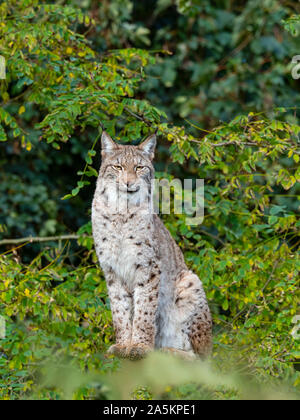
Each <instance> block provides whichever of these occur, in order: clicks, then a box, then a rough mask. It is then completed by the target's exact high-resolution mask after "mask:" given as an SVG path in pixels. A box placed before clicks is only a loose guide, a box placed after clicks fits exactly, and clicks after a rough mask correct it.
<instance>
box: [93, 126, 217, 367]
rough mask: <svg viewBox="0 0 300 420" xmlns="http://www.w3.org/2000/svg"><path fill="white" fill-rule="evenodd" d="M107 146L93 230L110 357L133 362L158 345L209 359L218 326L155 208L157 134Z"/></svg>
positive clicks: (199, 285)
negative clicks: (109, 322) (108, 319)
mask: <svg viewBox="0 0 300 420" xmlns="http://www.w3.org/2000/svg"><path fill="white" fill-rule="evenodd" d="M101 145H102V164H101V168H100V172H99V177H98V180H97V186H96V192H95V195H94V199H93V204H92V226H93V236H94V241H95V248H96V253H97V256H98V259H99V262H100V265H101V268H102V270H103V272H104V275H105V279H106V282H107V288H108V293H109V298H110V303H111V310H112V317H113V324H114V328H115V333H116V344H114V345H113V346H111V348H110V349H109V352H110V353H112V354H115V355H118V356H120V357H129V358H131V359H135V358H140V357H142V356H144V355H145V354H146V353H147V352H149V351H151V350H152V349H154V348H157V349H164V350H166V351H169V352H174V353H178V354H182V355H190V356H192V357H193V356H194V355H195V354H198V355H200V356H206V355H208V354H209V353H210V351H211V341H212V332H211V329H212V325H211V324H212V322H211V314H210V310H209V307H208V304H207V301H206V296H205V293H204V290H203V287H202V283H201V281H200V280H199V278H198V277H197V275H196V274H194V273H193V272H192V271H190V270H189V269H188V268H187V266H186V264H185V262H184V259H183V255H182V252H181V250H180V249H179V247H178V246H177V244H176V243H175V241H174V239H173V238H172V237H171V235H170V233H169V231H168V230H167V229H166V227H165V226H164V224H163V223H162V221H161V220H160V218H159V217H158V216H157V215H156V214H153V212H152V211H151V205H152V200H151V196H152V189H151V185H152V183H151V180H152V179H153V177H154V168H153V165H152V160H153V158H154V151H155V146H156V136H155V135H151V136H150V137H148V138H147V139H146V140H145V141H144V142H143V143H142V144H140V145H139V146H123V145H120V144H117V143H115V142H114V141H113V140H112V139H111V138H110V136H109V135H108V134H107V133H106V132H103V134H102V138H101Z"/></svg>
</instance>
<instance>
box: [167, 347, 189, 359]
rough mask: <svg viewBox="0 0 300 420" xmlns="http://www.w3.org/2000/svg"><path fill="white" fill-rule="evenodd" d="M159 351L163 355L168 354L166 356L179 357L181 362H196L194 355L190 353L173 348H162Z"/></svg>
mask: <svg viewBox="0 0 300 420" xmlns="http://www.w3.org/2000/svg"><path fill="white" fill-rule="evenodd" d="M161 351H162V352H164V353H168V354H172V355H174V356H177V357H180V358H181V359H183V360H188V361H193V360H197V356H196V355H195V353H193V352H191V351H185V350H179V349H175V348H173V347H163V348H162V349H161Z"/></svg>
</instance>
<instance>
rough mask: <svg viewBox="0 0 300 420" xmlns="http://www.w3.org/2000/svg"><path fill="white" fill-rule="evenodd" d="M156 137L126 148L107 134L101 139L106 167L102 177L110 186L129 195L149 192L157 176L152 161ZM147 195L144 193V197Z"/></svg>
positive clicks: (103, 134)
mask: <svg viewBox="0 0 300 420" xmlns="http://www.w3.org/2000/svg"><path fill="white" fill-rule="evenodd" d="M155 146H156V135H155V134H152V135H151V136H149V137H148V138H147V139H146V140H145V141H144V142H142V143H141V144H140V145H138V146H123V145H120V144H117V143H115V142H114V141H113V140H112V138H111V137H110V136H109V135H108V134H107V133H106V132H105V131H103V133H102V137H101V148H102V164H101V168H100V174H99V176H100V177H101V178H102V180H105V182H106V184H109V185H111V186H114V187H116V188H117V190H118V191H120V192H124V193H126V194H128V195H129V196H130V195H132V196H134V195H137V194H138V193H139V195H141V194H142V195H145V194H146V193H148V192H149V188H150V186H151V180H152V179H153V177H154V168H153V165H152V160H153V158H154V151H155ZM143 193H144V194H143Z"/></svg>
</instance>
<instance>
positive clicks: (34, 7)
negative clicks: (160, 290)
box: [0, 0, 300, 399]
mask: <svg viewBox="0 0 300 420" xmlns="http://www.w3.org/2000/svg"><path fill="white" fill-rule="evenodd" d="M142 3H143V2H135V1H131V0H126V1H121V0H111V1H106V0H104V1H102V2H101V3H100V4H99V3H98V2H94V1H86V2H84V4H83V5H81V3H80V2H77V1H75V0H72V1H68V2H53V3H52V4H49V3H45V2H42V1H38V0H14V1H10V2H2V3H1V4H0V52H1V55H2V56H3V57H5V60H6V79H5V80H1V81H0V93H1V98H2V102H1V104H0V141H1V142H2V143H1V149H0V159H1V169H0V171H1V184H0V191H1V196H0V201H1V212H0V225H1V232H0V235H1V236H2V238H12V237H25V236H28V235H33V236H41V237H44V236H46V235H51V234H52V235H59V234H65V233H67V232H72V233H74V232H75V231H77V230H78V229H79V231H78V241H77V242H74V241H69V240H64V241H56V240H55V238H53V241H52V242H51V241H49V242H47V243H44V242H41V243H40V244H38V243H35V244H31V243H27V242H25V243H22V244H21V245H19V246H15V247H12V246H11V245H9V246H8V245H7V242H6V241H3V242H1V240H0V245H1V246H2V248H1V255H0V273H1V274H0V275H1V280H2V281H1V283H0V311H1V312H0V313H1V315H2V316H3V317H4V319H5V321H6V336H5V338H3V339H0V356H1V358H0V372H1V380H0V398H2V399H3V398H11V399H17V398H28V397H33V398H52V399H55V398H66V397H68V398H78V399H80V398H96V397H97V398H109V397H111V396H112V395H118V396H120V395H121V396H123V397H124V396H128V395H129V394H130V392H133V391H134V386H137V385H149V386H150V388H149V389H148V388H147V389H146V388H140V389H137V390H136V391H135V394H134V397H135V398H151V397H152V396H153V395H154V396H157V395H159V396H160V397H161V398H239V397H240V396H241V395H242V396H243V395H245V387H243V386H241V388H239V386H238V384H239V383H240V382H234V381H233V382H232V381H229V379H228V378H227V379H228V381H226V380H221V379H220V378H219V377H216V378H215V380H213V379H212V380H211V381H209V380H206V379H207V377H206V376H205V374H204V372H203V370H201V369H202V368H201V367H197V369H199V370H197V372H198V374H197V375H198V376H199V377H197V375H195V377H193V375H192V374H191V373H189V374H188V373H187V374H186V375H183V373H182V369H183V368H182V366H181V365H178V366H177V368H178V377H172V376H170V378H172V380H171V379H170V382H169V383H168V382H167V383H165V380H161V384H164V385H163V386H164V387H165V386H167V385H172V384H173V385H176V387H175V386H174V387H170V386H167V387H166V388H162V385H161V386H159V384H157V381H156V382H155V380H154V379H153V378H146V376H145V375H144V374H143V372H145V371H146V370H147V366H144V365H140V376H136V374H135V373H134V372H136V368H134V370H132V367H130V365H129V366H127V365H126V364H125V366H123V367H122V368H121V370H120V371H119V368H120V362H119V361H118V360H117V359H115V358H107V357H106V356H105V355H104V352H105V350H106V348H107V346H108V345H109V344H110V343H111V342H112V341H113V339H114V337H113V330H112V324H111V315H110V311H109V303H108V301H107V296H106V288H105V282H104V279H103V276H102V273H101V271H100V269H99V267H98V266H97V262H96V257H95V253H94V251H93V243H92V239H91V237H90V235H91V227H90V223H89V207H90V203H91V198H92V193H93V188H94V185H95V179H96V176H97V169H98V166H99V157H98V154H99V153H98V150H99V146H98V139H99V133H100V132H101V126H104V127H105V128H106V130H107V131H108V132H109V133H110V134H111V135H112V136H113V137H114V138H116V139H118V140H120V141H122V142H124V143H125V142H132V141H135V140H137V139H140V138H142V137H143V136H145V135H147V134H149V133H151V132H152V131H153V130H155V129H157V130H158V131H157V132H158V136H159V147H158V151H157V156H156V169H157V176H159V177H163V176H166V177H169V178H173V177H178V178H180V179H184V178H193V179H195V178H203V179H204V180H205V218H204V222H203V224H201V225H199V226H188V225H187V224H186V216H185V215H173V214H172V215H170V216H163V217H164V221H165V223H166V225H167V227H168V228H169V230H170V232H171V233H172V235H173V236H174V238H175V239H176V241H177V242H178V243H179V245H180V247H181V249H182V250H183V251H184V253H185V258H186V261H187V263H188V265H189V267H190V268H191V269H193V270H194V271H195V272H196V273H197V274H198V275H199V277H200V278H201V280H202V281H203V284H204V286H205V289H206V292H207V296H208V299H209V303H210V306H211V309H212V312H213V317H214V333H215V334H214V341H215V346H214V357H213V369H214V372H217V374H219V373H220V371H222V372H223V373H226V372H230V371H231V366H235V367H236V368H237V369H238V370H240V371H241V372H243V373H244V374H245V373H247V375H248V376H247V377H248V378H251V380H252V379H253V382H254V383H255V384H256V385H257V384H262V383H264V384H269V386H270V387H272V386H274V384H275V385H280V386H281V387H284V390H285V391H284V392H289V393H290V396H291V397H296V395H297V393H298V397H299V391H300V375H299V371H297V368H298V364H297V363H298V361H299V355H300V353H299V334H297V333H294V334H292V332H293V328H294V332H295V331H296V330H297V327H296V324H295V323H296V321H297V319H296V318H295V316H296V315H297V314H298V315H299V301H300V292H299V290H300V289H299V279H300V258H299V242H300V241H299V236H300V235H299V228H300V221H299V197H300V186H299V181H300V167H299V161H300V151H299V141H300V140H299V138H300V126H299V117H298V115H299V111H298V109H297V107H296V105H297V97H298V95H299V81H297V80H295V79H293V77H292V75H291V70H292V67H291V61H292V58H293V56H294V55H297V53H298V51H297V45H299V42H298V41H299V37H298V32H297V31H298V27H299V19H298V16H296V14H297V12H298V10H297V7H298V5H297V3H298V2H288V3H285V2H279V1H275V0H262V1H260V2H258V1H256V0H248V1H247V2H227V1H225V0H224V1H220V2H217V5H215V4H214V2H211V1H208V0H203V1H197V0H193V1H183V0H180V1H172V0H159V1H151V2H147V5H144V4H142ZM76 177H77V179H76ZM62 198H63V199H62ZM6 246H7V248H6ZM295 328H296V329H295ZM59 363H62V364H64V366H67V368H66V369H68V372H69V374H68V375H65V376H67V377H69V381H67V380H66V381H65V382H62V380H61V379H59V378H57V377H56V376H55V375H54V376H53V375H52V376H53V377H51V378H50V379H49V370H51V369H49V366H52V365H55V366H57V365H58V364H59ZM145 363H148V362H145ZM149 363H153V364H154V366H155V364H157V365H158V366H160V363H163V362H160V360H158V359H157V360H156V359H151V360H150V362H149ZM169 363H170V366H173V365H172V363H173V361H172V360H171V361H170V362H169ZM174 363H175V362H174ZM128 369H129V371H130V375H132V377H133V378H134V379H132V383H131V385H132V389H129V388H128V389H127V388H126V390H125V391H124V387H123V388H122V385H124V380H123V379H122V375H124V374H125V373H124V372H127V373H126V374H127V375H128ZM153 369H154V370H153V372H156V370H155V369H157V372H159V369H158V368H157V367H156V368H155V367H154V368H153ZM195 369H196V367H195ZM115 370H117V371H118V372H119V373H116V374H115V375H116V376H115V377H114V378H115V379H114V380H115V388H116V389H115V390H114V386H113V385H111V382H109V381H108V380H107V376H106V373H107V372H111V371H115ZM183 370H184V369H183ZM80 372H81V373H80ZM82 372H85V375H86V376H85V375H82ZM122 372H123V373H122ZM186 372H189V370H187V371H186ZM195 372H196V370H195ZM169 373H170V372H169ZM74 375H75V376H76V378H77V380H74ZM89 375H90V376H89ZM94 375H96V376H94ZM201 375H202V376H201ZM50 376H51V375H50ZM208 376H211V378H214V373H213V372H211V375H208ZM166 377H167V378H168V375H167V376H166ZM70 378H71V379H72V380H71V379H70ZM201 378H202V379H201ZM203 378H204V379H203ZM230 378H231V377H230ZM197 381H199V382H200V383H201V384H203V383H204V384H205V383H206V386H201V387H199V386H198V385H197ZM71 382H72V383H73V385H72V387H71V389H70V383H71ZM191 382H196V385H195V384H191ZM74 384H76V387H74ZM120 384H121V385H120ZM213 384H215V386H214V385H213ZM256 385H255V386H256ZM128 387H129V386H128ZM207 387H208V388H207ZM256 388H257V387H256ZM256 388H255V389H256ZM117 390H118V391H117ZM114 392H115V394H114ZM118 392H119V394H118ZM255 392H258V395H260V394H259V391H257V389H256V391H255ZM282 392H283V391H282ZM251 395H252V394H251ZM276 395H277V394H276ZM264 396H266V394H264ZM267 396H268V397H270V396H272V393H269V394H268V395H267Z"/></svg>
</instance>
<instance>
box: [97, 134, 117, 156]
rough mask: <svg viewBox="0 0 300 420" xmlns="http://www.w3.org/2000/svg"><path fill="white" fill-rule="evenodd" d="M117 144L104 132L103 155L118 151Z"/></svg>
mask: <svg viewBox="0 0 300 420" xmlns="http://www.w3.org/2000/svg"><path fill="white" fill-rule="evenodd" d="M118 147H119V146H118V145H117V143H115V142H114V141H113V139H112V138H111V137H110V135H109V134H107V132H106V131H103V133H102V136H101V150H102V153H109V152H112V151H113V150H115V149H118Z"/></svg>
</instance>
